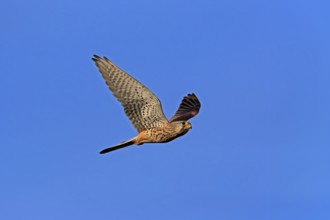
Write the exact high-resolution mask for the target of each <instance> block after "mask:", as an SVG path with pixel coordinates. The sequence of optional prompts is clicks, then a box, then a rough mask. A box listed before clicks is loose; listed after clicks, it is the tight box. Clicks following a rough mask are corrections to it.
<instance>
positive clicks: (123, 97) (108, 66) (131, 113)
mask: <svg viewBox="0 0 330 220" xmlns="http://www.w3.org/2000/svg"><path fill="white" fill-rule="evenodd" d="M92 59H93V61H94V62H95V64H96V66H97V67H98V69H99V71H100V73H101V74H102V77H103V78H104V80H105V82H106V84H107V85H108V87H109V89H110V90H111V92H112V93H113V95H114V96H115V97H116V98H117V100H118V101H119V102H120V103H121V104H122V106H123V107H124V111H125V114H126V115H127V117H128V118H129V119H130V121H131V122H132V124H133V125H134V127H135V128H136V130H137V131H138V135H137V136H136V137H134V138H132V139H130V140H128V141H124V142H122V143H120V144H118V145H116V146H113V147H110V148H107V149H104V150H102V151H101V152H100V153H101V154H103V153H107V152H110V151H113V150H117V149H120V148H123V147H127V146H130V145H132V144H136V145H141V144H144V143H164V142H168V141H171V140H173V139H175V138H177V137H180V136H182V135H184V134H186V133H187V132H188V131H189V129H191V127H192V126H191V124H190V123H189V122H187V121H188V119H190V118H192V117H193V116H195V115H196V114H198V112H199V109H200V107H201V104H200V102H199V100H198V98H197V96H196V95H195V94H194V93H192V94H188V95H187V96H185V97H184V98H183V100H182V102H181V104H180V106H179V109H178V110H177V112H176V113H175V114H174V116H173V117H172V118H171V119H170V120H169V121H168V120H167V119H166V117H165V115H164V113H163V109H162V106H161V103H160V101H159V99H158V98H157V96H155V95H154V94H153V93H152V92H151V91H150V90H149V89H148V88H147V87H145V86H144V85H143V84H142V83H140V82H139V81H138V80H136V79H134V78H133V77H132V76H130V75H129V74H127V73H126V72H124V71H123V70H121V69H120V68H118V67H117V66H116V65H115V64H113V63H112V62H111V61H110V60H109V59H108V58H106V57H103V58H101V57H99V56H97V55H94V57H93V58H92Z"/></svg>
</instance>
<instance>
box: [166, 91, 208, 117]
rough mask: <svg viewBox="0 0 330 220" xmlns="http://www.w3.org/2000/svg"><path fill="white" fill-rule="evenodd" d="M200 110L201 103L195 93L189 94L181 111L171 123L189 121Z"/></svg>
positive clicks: (182, 104) (182, 103) (184, 99)
mask: <svg viewBox="0 0 330 220" xmlns="http://www.w3.org/2000/svg"><path fill="white" fill-rule="evenodd" d="M200 108H201V103H200V102H199V100H198V98H197V96H196V95H195V94H194V93H192V94H188V95H187V96H185V97H184V98H183V99H182V101H181V104H180V106H179V109H178V110H177V111H176V113H175V114H174V115H173V116H172V117H171V118H170V120H169V121H170V122H173V121H188V120H189V119H190V118H192V117H194V116H195V115H197V114H198V112H199V109H200Z"/></svg>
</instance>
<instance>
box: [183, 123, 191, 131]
mask: <svg viewBox="0 0 330 220" xmlns="http://www.w3.org/2000/svg"><path fill="white" fill-rule="evenodd" d="M185 127H186V129H187V130H189V129H192V125H191V124H190V123H189V122H188V123H187V124H186V126H185Z"/></svg>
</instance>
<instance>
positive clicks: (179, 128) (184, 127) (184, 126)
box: [171, 121, 192, 135]
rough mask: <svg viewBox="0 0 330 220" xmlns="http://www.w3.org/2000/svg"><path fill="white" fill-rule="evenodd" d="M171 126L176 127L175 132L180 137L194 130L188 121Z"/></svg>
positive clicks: (174, 123)
mask: <svg viewBox="0 0 330 220" xmlns="http://www.w3.org/2000/svg"><path fill="white" fill-rule="evenodd" d="M171 124H173V125H174V130H175V132H176V133H177V134H179V135H184V134H185V133H187V132H188V131H189V130H190V129H191V128H192V125H191V124H190V123H189V122H187V121H175V122H172V123H171Z"/></svg>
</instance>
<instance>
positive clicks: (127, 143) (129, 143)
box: [100, 137, 136, 154]
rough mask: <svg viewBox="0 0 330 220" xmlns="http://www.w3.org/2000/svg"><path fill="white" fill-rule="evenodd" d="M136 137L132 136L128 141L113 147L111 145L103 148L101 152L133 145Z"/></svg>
mask: <svg viewBox="0 0 330 220" xmlns="http://www.w3.org/2000/svg"><path fill="white" fill-rule="evenodd" d="M135 138H136V137H134V138H132V139H130V140H128V141H124V142H121V143H120V144H118V145H115V146H113V147H109V148H106V149H104V150H101V151H100V154H105V153H108V152H111V151H114V150H118V149H121V148H124V147H128V146H131V145H133V144H134V141H135Z"/></svg>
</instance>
